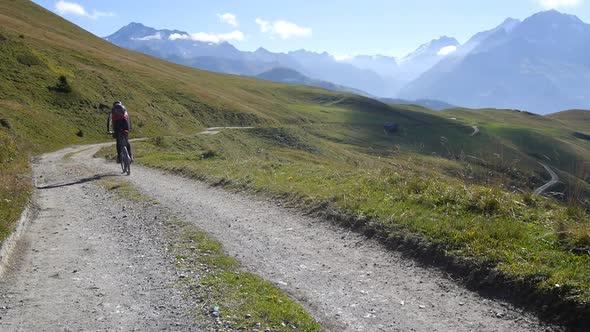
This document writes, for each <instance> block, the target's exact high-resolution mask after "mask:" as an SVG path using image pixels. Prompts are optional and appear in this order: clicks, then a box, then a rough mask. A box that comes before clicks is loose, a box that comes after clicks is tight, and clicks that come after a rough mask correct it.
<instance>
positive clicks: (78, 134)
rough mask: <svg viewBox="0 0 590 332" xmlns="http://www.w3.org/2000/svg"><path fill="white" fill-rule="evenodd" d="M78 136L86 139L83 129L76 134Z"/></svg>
mask: <svg viewBox="0 0 590 332" xmlns="http://www.w3.org/2000/svg"><path fill="white" fill-rule="evenodd" d="M76 136H78V137H80V138H82V137H84V132H83V131H82V129H78V132H77V133H76Z"/></svg>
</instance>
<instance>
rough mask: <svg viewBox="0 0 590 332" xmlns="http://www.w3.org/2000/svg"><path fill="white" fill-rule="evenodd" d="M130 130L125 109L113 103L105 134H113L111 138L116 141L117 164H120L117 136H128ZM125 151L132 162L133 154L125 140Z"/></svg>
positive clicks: (117, 102) (119, 103) (120, 104)
mask: <svg viewBox="0 0 590 332" xmlns="http://www.w3.org/2000/svg"><path fill="white" fill-rule="evenodd" d="M111 122H112V123H113V131H110V128H111ZM130 130H131V121H130V120H129V114H128V113H127V109H126V108H125V106H123V104H122V103H121V102H120V101H116V102H114V103H113V108H112V109H111V111H110V112H109V118H108V119H107V132H109V133H112V134H113V138H115V139H117V163H120V162H121V154H120V151H121V147H120V146H119V139H118V138H119V135H128V134H129V131H130ZM127 151H129V156H130V157H131V161H133V154H132V153H131V144H129V140H127Z"/></svg>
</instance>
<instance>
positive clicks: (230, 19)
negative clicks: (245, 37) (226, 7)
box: [217, 13, 238, 27]
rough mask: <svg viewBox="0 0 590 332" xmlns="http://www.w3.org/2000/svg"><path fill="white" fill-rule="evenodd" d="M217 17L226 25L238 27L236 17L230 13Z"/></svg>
mask: <svg viewBox="0 0 590 332" xmlns="http://www.w3.org/2000/svg"><path fill="white" fill-rule="evenodd" d="M217 17H219V20H220V21H221V22H223V23H227V24H229V25H231V26H233V27H237V26H238V21H237V19H236V15H234V14H231V13H225V14H217Z"/></svg>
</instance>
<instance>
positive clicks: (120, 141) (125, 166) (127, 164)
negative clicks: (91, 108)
mask: <svg viewBox="0 0 590 332" xmlns="http://www.w3.org/2000/svg"><path fill="white" fill-rule="evenodd" d="M112 133H113V132H109V134H112ZM128 133H129V132H128V131H127V130H121V133H120V134H119V135H117V145H118V146H119V149H120V151H119V156H120V157H121V158H120V160H119V162H120V163H121V170H122V171H123V173H127V175H131V156H130V155H129V151H128V150H127V145H128V144H129V137H128V136H127V134H128Z"/></svg>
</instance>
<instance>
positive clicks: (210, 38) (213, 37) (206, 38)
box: [168, 30, 244, 44]
mask: <svg viewBox="0 0 590 332" xmlns="http://www.w3.org/2000/svg"><path fill="white" fill-rule="evenodd" d="M168 38H169V39H170V40H178V39H181V40H183V39H184V40H194V41H200V42H208V43H215V44H219V43H221V42H223V41H230V40H237V41H241V40H244V34H243V33H242V32H241V31H239V30H235V31H232V32H229V33H220V34H214V33H206V32H197V33H193V34H190V35H188V34H179V33H173V34H171V35H170V37H168Z"/></svg>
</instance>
